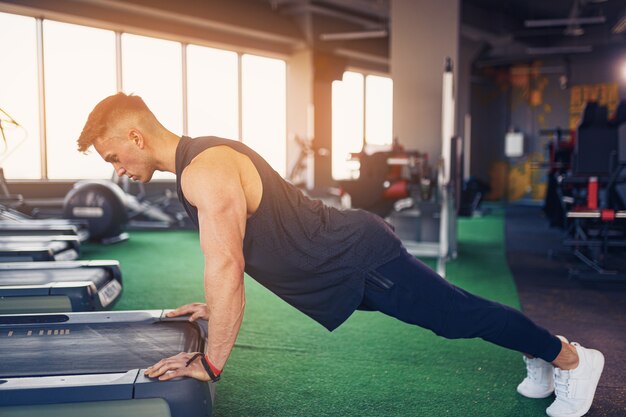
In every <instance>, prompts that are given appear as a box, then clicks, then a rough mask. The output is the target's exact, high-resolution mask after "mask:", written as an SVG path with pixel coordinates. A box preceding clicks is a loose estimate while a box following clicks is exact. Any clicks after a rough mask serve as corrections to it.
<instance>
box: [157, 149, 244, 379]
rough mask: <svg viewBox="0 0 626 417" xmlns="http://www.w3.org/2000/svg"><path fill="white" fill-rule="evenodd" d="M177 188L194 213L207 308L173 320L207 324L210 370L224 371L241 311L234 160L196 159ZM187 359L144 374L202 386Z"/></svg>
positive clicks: (200, 373)
mask: <svg viewBox="0 0 626 417" xmlns="http://www.w3.org/2000/svg"><path fill="white" fill-rule="evenodd" d="M181 186H182V189H183V193H184V194H185V197H186V198H187V200H188V201H189V202H190V203H191V204H192V205H194V206H195V207H196V208H197V209H198V220H199V227H200V245H201V247H202V252H203V254H204V294H205V299H206V306H202V305H199V306H195V305H190V306H184V307H181V309H182V310H181V309H177V310H176V311H175V313H176V312H178V313H177V314H174V315H179V314H180V313H183V314H184V313H189V312H192V311H196V313H194V315H195V316H196V317H200V316H201V317H203V318H206V319H207V320H208V342H207V352H206V353H207V356H208V358H209V360H210V362H211V363H212V364H213V365H214V366H215V367H217V368H218V369H223V368H224V365H225V364H226V361H227V360H228V357H229V355H230V352H231V350H232V348H233V346H234V344H235V340H236V338H237V334H238V333H239V328H240V326H241V321H242V319H243V312H244V306H245V291H244V283H243V271H244V266H245V263H244V258H243V237H244V234H245V227H246V219H247V207H246V198H245V194H244V190H243V187H242V183H241V178H240V171H239V168H238V166H237V163H236V160H235V157H234V156H233V155H232V153H230V152H228V151H223V150H221V151H220V150H217V149H216V151H215V152H209V153H208V154H207V155H200V156H199V157H197V158H196V159H194V161H192V163H191V164H190V165H189V166H188V167H187V168H186V169H185V171H184V172H183V174H182V178H181ZM187 307H189V308H190V309H189V308H187ZM191 307H193V308H191ZM186 308H187V309H186ZM179 310H180V311H179ZM183 310H184V311H183ZM192 319H193V316H192ZM191 356H193V354H190V353H180V354H179V355H176V356H174V357H171V358H167V359H163V360H162V361H160V362H158V363H157V364H155V365H154V366H152V367H150V368H148V369H147V370H146V374H147V375H148V376H150V377H159V379H161V380H167V379H171V378H174V377H177V376H191V377H194V378H197V379H201V380H207V378H208V375H207V374H206V372H205V371H204V369H203V368H202V366H201V364H200V363H199V361H195V362H194V363H193V365H192V366H189V367H186V366H185V364H186V361H187V360H188V359H189V358H190V357H191Z"/></svg>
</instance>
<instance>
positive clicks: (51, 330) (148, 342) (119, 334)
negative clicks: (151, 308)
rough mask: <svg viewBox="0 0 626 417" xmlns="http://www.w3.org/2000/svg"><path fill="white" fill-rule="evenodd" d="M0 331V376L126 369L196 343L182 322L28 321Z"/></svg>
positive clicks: (193, 347)
mask: <svg viewBox="0 0 626 417" xmlns="http://www.w3.org/2000/svg"><path fill="white" fill-rule="evenodd" d="M0 332H1V333H0V358H2V359H1V360H0V377H2V378H10V377H38V376H54V375H78V374H101V373H120V372H126V371H128V370H129V369H142V368H147V367H148V366H151V365H154V364H155V363H156V362H158V361H159V360H161V359H163V358H166V357H170V356H174V355H176V354H178V353H180V352H185V351H195V350H197V349H198V346H200V345H201V343H202V340H201V338H202V336H201V335H200V332H199V331H198V329H197V327H195V325H194V324H192V323H189V322H186V321H167V322H154V323H132V324H129V323H93V324H78V323H76V324H63V323H55V324H52V325H51V324H36V325H30V324H29V325H19V326H15V327H14V328H11V327H8V328H7V327H5V328H3V329H1V330H0Z"/></svg>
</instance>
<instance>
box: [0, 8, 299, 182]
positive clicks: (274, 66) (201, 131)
mask: <svg viewBox="0 0 626 417" xmlns="http://www.w3.org/2000/svg"><path fill="white" fill-rule="evenodd" d="M0 38H2V39H11V42H10V43H7V45H4V55H5V56H8V57H10V59H7V60H5V61H4V62H3V65H2V66H0V81H3V83H2V89H1V90H0V109H2V110H4V111H6V112H7V113H8V114H10V116H11V117H12V118H13V119H15V120H16V121H17V122H19V124H20V125H21V127H16V126H13V125H12V124H11V123H8V116H4V115H3V116H2V118H1V119H0V120H1V121H2V123H3V128H4V130H5V133H6V135H7V142H8V147H9V149H8V152H4V153H2V154H0V166H3V167H4V169H5V174H6V177H7V178H10V179H48V178H50V179H63V180H75V179H82V178H110V177H111V175H112V173H113V170H112V168H111V166H110V165H109V164H106V163H105V162H104V161H102V160H101V158H100V157H99V156H98V155H97V153H96V152H95V151H91V152H90V153H89V155H87V156H85V155H81V154H79V153H78V152H77V151H76V139H77V138H78V136H79V135H80V132H81V129H82V127H83V124H84V123H85V121H86V119H87V115H88V114H89V112H90V111H91V109H92V108H93V106H95V104H96V103H97V102H98V101H99V100H101V99H102V98H104V97H105V96H107V95H111V94H114V93H115V91H118V90H121V91H124V92H125V93H134V94H137V95H140V96H141V97H142V98H143V99H144V100H145V101H146V103H147V104H148V106H149V107H150V108H151V109H152V111H153V112H154V113H155V115H156V116H157V118H158V119H159V120H160V121H161V122H162V123H163V124H164V126H165V127H166V128H168V129H170V130H171V131H173V132H174V133H176V134H188V135H189V136H192V137H194V136H200V135H216V136H224V137H227V138H231V139H239V140H242V138H244V140H245V143H246V144H248V145H249V146H251V147H252V148H254V149H255V150H256V151H257V152H259V153H260V154H261V155H263V156H264V157H265V158H267V160H268V162H270V164H271V165H272V166H273V167H274V169H276V170H277V171H278V172H279V173H281V174H283V175H284V174H285V170H286V130H287V128H286V63H285V61H283V60H279V59H272V58H266V57H261V56H255V55H248V54H241V53H237V52H233V51H226V50H218V49H213V48H208V47H204V46H199V45H190V44H184V43H181V42H176V41H171V40H164V39H157V38H153V37H146V36H139V35H134V34H128V33H119V32H113V31H109V30H103V29H98V28H93V27H87V26H80V25H74V24H68V23H61V22H56V21H51V20H42V19H35V18H31V17H24V16H19V15H14V14H7V13H0ZM44 52H45V53H44ZM40 64H41V65H40ZM40 80H41V81H42V82H41V83H40ZM44 97H45V100H44ZM44 121H45V122H44ZM42 144H45V153H43V154H42V153H41V151H42V148H43V147H44V146H43V145H42ZM0 145H1V144H0ZM154 178H157V179H171V178H173V176H172V175H170V174H165V173H159V172H157V173H155V176H154Z"/></svg>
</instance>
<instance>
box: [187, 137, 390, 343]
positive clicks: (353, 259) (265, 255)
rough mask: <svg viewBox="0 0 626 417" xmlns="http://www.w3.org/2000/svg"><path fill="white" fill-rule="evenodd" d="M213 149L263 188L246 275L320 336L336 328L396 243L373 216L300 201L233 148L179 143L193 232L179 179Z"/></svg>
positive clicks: (202, 141)
mask: <svg viewBox="0 0 626 417" xmlns="http://www.w3.org/2000/svg"><path fill="white" fill-rule="evenodd" d="M213 146H228V147H230V148H231V149H233V150H235V151H237V152H239V153H241V154H244V155H246V156H247V157H248V158H249V159H250V160H251V161H252V163H253V164H254V166H255V167H256V169H257V171H258V173H259V175H260V177H261V182H262V184H263V195H262V198H261V203H260V205H259V208H258V209H257V211H256V212H255V213H254V214H253V215H252V216H251V217H250V218H249V219H248V220H247V222H246V231H245V236H244V241H243V254H244V259H245V271H246V273H247V274H249V275H250V276H251V277H252V278H254V279H255V280H257V281H258V282H259V283H261V284H262V285H263V286H265V287H266V288H268V289H269V290H270V291H272V292H273V293H275V294H276V295H278V296H279V297H280V298H282V299H283V300H285V301H286V302H288V303H289V304H291V305H292V306H293V307H295V308H297V309H298V310H300V311H301V312H303V313H305V314H307V315H308V316H310V317H311V318H313V319H314V320H316V321H317V322H319V323H320V324H322V325H323V326H324V327H326V328H327V329H328V330H331V331H332V330H333V329H335V328H337V327H338V326H339V325H340V324H341V323H343V322H344V321H345V320H346V319H347V318H348V317H349V316H350V315H351V314H352V313H353V312H354V310H355V309H356V308H357V307H358V306H359V304H360V303H361V300H362V298H363V290H364V280H365V276H366V275H367V271H369V270H372V269H376V268H377V267H379V266H380V265H382V264H384V263H386V262H389V261H390V260H392V259H394V258H395V257H397V256H398V255H400V250H401V243H400V241H399V239H398V238H397V237H396V235H395V234H394V233H393V231H392V230H391V228H390V226H389V225H388V224H387V223H385V222H384V221H383V220H382V219H381V218H380V217H378V216H376V215H373V214H371V213H368V212H366V211H362V210H338V209H335V208H332V207H328V206H326V205H325V204H324V203H323V202H322V201H320V200H313V199H310V198H308V197H307V196H305V195H304V194H303V193H302V192H301V191H300V190H299V189H297V188H296V187H294V186H293V185H292V184H290V183H289V182H287V181H285V180H284V179H283V178H282V177H281V176H280V175H279V174H278V173H277V172H276V171H274V170H273V169H272V167H271V166H270V165H269V164H268V163H267V162H266V161H265V160H264V159H263V158H262V157H261V156H259V155H258V154H257V153H256V152H255V151H253V150H252V149H250V148H249V147H247V146H246V145H244V144H243V143H241V142H237V141H233V140H228V139H222V138H218V137H199V138H195V139H191V138H189V137H186V136H183V137H182V138H181V140H180V142H179V144H178V148H177V149H176V185H177V191H178V197H179V198H180V201H181V202H182V204H183V205H184V207H185V210H186V211H187V213H188V214H189V216H190V217H191V219H192V220H193V222H194V223H195V224H196V227H197V226H198V211H197V209H196V208H195V207H194V206H192V205H191V204H190V203H189V202H188V201H187V199H186V198H185V196H184V195H183V192H182V189H181V186H180V179H181V174H182V172H183V170H184V169H185V167H187V165H189V163H190V162H191V161H192V160H193V159H194V158H195V157H196V156H197V155H198V154H200V153H201V152H203V151H204V150H206V149H208V148H211V147H213Z"/></svg>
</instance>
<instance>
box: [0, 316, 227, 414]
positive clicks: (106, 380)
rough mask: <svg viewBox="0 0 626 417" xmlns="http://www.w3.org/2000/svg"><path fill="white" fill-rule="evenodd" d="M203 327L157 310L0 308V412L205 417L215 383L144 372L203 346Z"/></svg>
mask: <svg viewBox="0 0 626 417" xmlns="http://www.w3.org/2000/svg"><path fill="white" fill-rule="evenodd" d="M206 329H207V326H206V322H205V321H199V322H194V323H190V322H189V321H188V320H187V318H186V317H182V318H166V317H165V311H161V310H147V311H110V312H91V313H65V314H33V315H5V316H0V357H1V358H2V361H0V404H1V405H2V406H0V415H2V416H3V417H13V416H24V415H45V416H47V417H57V416H64V417H73V416H85V415H110V416H121V415H137V416H140V415H144V416H148V415H149V416H151V417H209V416H210V415H211V412H212V404H213V400H214V393H215V384H213V383H208V384H207V383H206V382H201V381H198V380H196V379H192V378H176V379H173V380H169V381H157V380H152V379H149V378H147V377H145V376H144V371H145V369H146V368H147V367H148V366H151V365H153V364H155V363H156V362H158V361H159V360H161V359H163V358H166V357H170V356H173V355H176V354H178V353H180V352H204V348H205V340H206V337H207V331H206Z"/></svg>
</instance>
